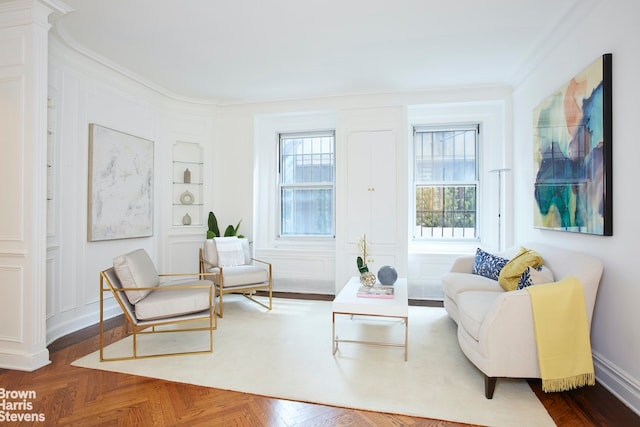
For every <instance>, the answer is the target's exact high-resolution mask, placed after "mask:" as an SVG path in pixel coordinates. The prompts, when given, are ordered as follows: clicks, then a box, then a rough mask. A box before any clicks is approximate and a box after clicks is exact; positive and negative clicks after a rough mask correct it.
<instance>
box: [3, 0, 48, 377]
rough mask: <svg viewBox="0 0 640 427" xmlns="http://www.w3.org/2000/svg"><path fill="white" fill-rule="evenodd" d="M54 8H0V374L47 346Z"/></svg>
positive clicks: (29, 2) (34, 362) (33, 364)
mask: <svg viewBox="0 0 640 427" xmlns="http://www.w3.org/2000/svg"><path fill="white" fill-rule="evenodd" d="M51 12H52V9H50V8H49V7H47V6H45V5H44V4H43V3H41V2H40V1H37V0H22V1H19V0H16V1H10V2H2V3H0V174H1V175H0V177H1V178H0V200H2V214H1V217H0V368H8V369H19V370H25V371H32V370H35V369H38V368H40V367H42V366H44V365H46V364H48V363H49V352H48V350H47V347H46V264H45V263H46V199H47V166H46V157H47V136H46V135H47V50H48V47H47V44H48V30H49V23H48V21H47V19H48V16H49V14H50V13H51Z"/></svg>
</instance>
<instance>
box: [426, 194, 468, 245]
mask: <svg viewBox="0 0 640 427" xmlns="http://www.w3.org/2000/svg"><path fill="white" fill-rule="evenodd" d="M415 233H416V234H415V235H416V236H419V237H454V238H475V237H476V187H475V186H461V187H457V186H417V187H416V230H415Z"/></svg>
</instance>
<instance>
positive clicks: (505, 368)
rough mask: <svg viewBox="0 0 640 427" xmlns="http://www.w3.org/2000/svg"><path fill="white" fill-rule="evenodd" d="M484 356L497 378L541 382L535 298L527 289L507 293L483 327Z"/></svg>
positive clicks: (480, 340) (480, 342) (487, 315)
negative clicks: (527, 378)
mask: <svg viewBox="0 0 640 427" xmlns="http://www.w3.org/2000/svg"><path fill="white" fill-rule="evenodd" d="M478 338H479V340H478V342H479V344H480V352H481V353H483V356H484V357H485V358H486V360H487V361H488V363H489V366H487V367H486V369H487V371H485V374H487V375H488V376H494V377H502V376H505V377H520V378H526V377H529V378H539V375H540V373H539V366H538V353H537V345H536V339H535V334H534V326H533V313H532V309H531V297H530V296H529V293H528V292H527V291H526V290H525V289H521V290H516V291H510V292H504V293H503V294H501V295H500V297H499V298H498V299H497V300H496V302H495V304H494V305H493V307H491V309H490V310H489V312H487V314H486V317H485V318H484V321H483V323H482V326H481V327H480V331H479V336H478Z"/></svg>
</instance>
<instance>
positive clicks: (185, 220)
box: [182, 213, 191, 225]
mask: <svg viewBox="0 0 640 427" xmlns="http://www.w3.org/2000/svg"><path fill="white" fill-rule="evenodd" d="M182 224H183V225H191V216H190V215H189V214H188V213H187V214H185V216H183V217H182Z"/></svg>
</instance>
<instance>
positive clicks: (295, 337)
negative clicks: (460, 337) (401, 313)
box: [73, 295, 555, 427]
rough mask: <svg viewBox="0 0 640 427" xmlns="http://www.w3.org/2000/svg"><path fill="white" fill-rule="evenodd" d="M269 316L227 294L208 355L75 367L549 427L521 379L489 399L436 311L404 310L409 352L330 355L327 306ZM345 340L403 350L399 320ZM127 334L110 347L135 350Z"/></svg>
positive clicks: (345, 323)
mask: <svg viewBox="0 0 640 427" xmlns="http://www.w3.org/2000/svg"><path fill="white" fill-rule="evenodd" d="M273 301H274V303H273V310H271V311H267V310H264V309H263V308H261V307H259V306H258V305H256V304H254V303H251V302H250V301H248V300H246V299H244V298H243V297H241V296H232V295H230V296H229V297H228V298H227V297H225V308H224V318H222V319H219V320H218V329H217V330H216V331H215V332H214V343H213V345H214V350H213V353H209V354H204V355H189V356H172V357H163V358H156V359H138V360H135V361H121V362H120V361H119V362H100V361H99V358H98V356H99V355H98V352H95V353H92V354H89V355H87V356H85V357H83V358H81V359H79V360H77V361H75V362H74V363H73V365H74V366H80V367H85V368H92V369H102V370H106V371H114V372H121V373H127V374H133V375H141V376H146V377H153V378H161V379H165V380H169V381H176V382H182V383H189V384H197V385H201V386H206V387H214V388H219V389H225V390H233V391H240V392H245V393H252V394H258V395H264V396H269V397H275V398H280V399H288V400H295V401H303V402H312V403H319V404H325V405H332V406H339V407H347V408H355V409H364V410H372V411H379V412H388V413H397V414H405V415H411V416H418V417H426V418H435V419H442V420H449V421H457V422H464V423H474V424H481V425H487V426H516V425H517V426H519V427H523V426H554V425H555V424H554V422H553V420H552V419H551V417H550V416H549V414H548V413H547V411H546V410H545V408H544V406H543V405H542V404H541V403H540V401H539V400H538V399H537V398H536V396H535V394H534V393H533V392H532V391H531V389H530V388H529V386H528V384H527V382H526V381H524V380H506V379H499V380H498V383H497V386H496V390H495V393H494V397H493V399H491V400H489V399H486V398H485V397H484V377H483V375H482V373H481V372H480V371H478V370H477V369H476V368H475V366H473V365H472V364H471V363H470V362H469V361H468V360H467V359H466V357H465V356H464V354H463V353H462V352H461V350H460V348H459V347H458V343H457V338H456V326H455V323H454V322H453V321H452V320H451V319H450V318H449V317H448V316H447V314H446V312H445V311H444V309H442V308H433V307H413V306H412V307H409V353H408V361H406V362H405V361H404V350H403V349H402V348H394V347H377V346H369V345H363V344H355V343H341V344H340V346H339V349H338V351H337V353H336V354H335V356H334V355H333V354H332V339H331V335H332V322H331V302H326V301H303V300H295V299H277V298H274V300H273ZM205 334H206V332H182V333H177V334H173V333H172V334H156V335H154V336H144V337H142V338H141V339H139V341H138V349H139V351H140V352H141V353H144V352H145V351H162V350H166V351H169V352H171V351H176V349H180V350H188V349H196V348H198V347H202V346H206V344H207V336H206V335H205ZM336 334H337V335H338V336H339V338H341V339H364V340H374V341H384V342H394V343H401V342H403V339H404V324H403V323H402V321H400V320H395V319H383V318H372V317H354V318H353V319H352V318H351V317H350V316H345V315H339V316H337V320H336ZM130 339H131V337H128V338H125V339H123V340H120V341H118V342H116V343H114V344H112V345H110V346H109V347H108V348H107V349H106V355H107V356H116V355H125V354H130V352H131V347H132V346H131V341H130Z"/></svg>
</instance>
